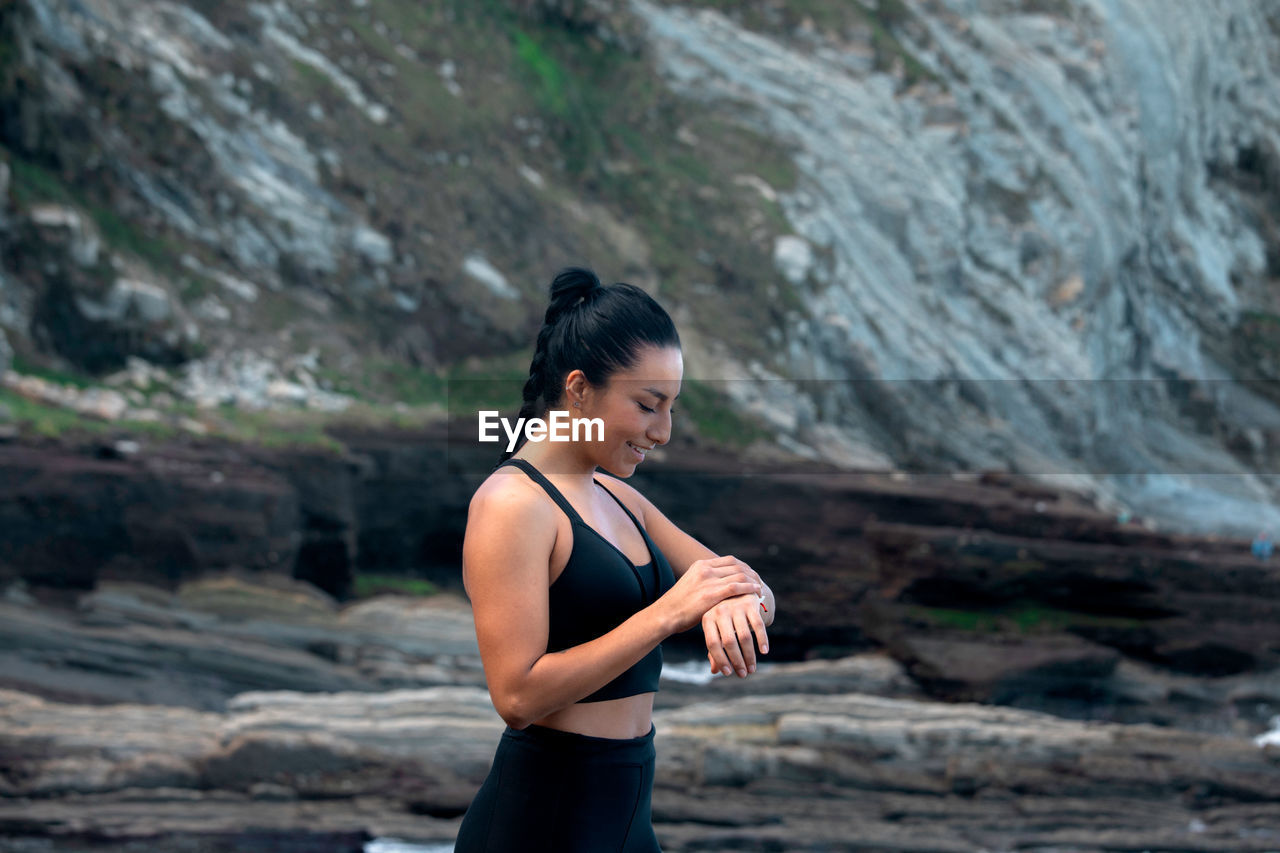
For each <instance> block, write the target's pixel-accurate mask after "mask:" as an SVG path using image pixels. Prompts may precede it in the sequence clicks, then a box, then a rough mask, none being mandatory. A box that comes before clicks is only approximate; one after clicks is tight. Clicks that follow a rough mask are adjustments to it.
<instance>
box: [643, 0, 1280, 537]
mask: <svg viewBox="0 0 1280 853" xmlns="http://www.w3.org/2000/svg"><path fill="white" fill-rule="evenodd" d="M699 6H703V7H715V11H713V10H712V9H699V8H697V7H699ZM632 7H633V8H634V9H635V10H636V13H637V15H638V16H639V17H640V18H641V19H642V20H643V21H644V22H645V23H646V25H647V29H648V33H649V40H650V46H651V48H652V50H653V53H654V55H655V56H656V57H657V60H658V64H659V67H660V69H661V70H662V72H663V74H664V76H665V78H666V79H667V80H668V82H669V83H670V84H671V85H673V86H674V87H675V88H676V89H677V90H678V91H679V92H681V93H682V94H684V95H686V96H687V97H690V98H693V99H697V100H700V101H702V102H704V103H706V104H707V105H708V109H711V110H720V111H723V113H724V114H726V115H730V116H733V117H734V118H735V119H736V120H738V121H739V122H741V123H742V124H743V125H745V126H748V127H750V128H752V129H755V130H759V129H764V131H765V132H766V133H768V134H769V135H770V136H772V137H774V138H776V139H779V140H783V141H785V142H786V144H788V145H789V146H791V148H792V150H793V151H794V159H795V163H796V165H797V168H798V170H799V173H800V179H799V182H798V186H797V187H796V188H795V189H794V190H793V191H791V192H785V193H779V194H778V201H779V204H780V205H781V206H782V207H783V209H784V210H785V211H786V215H787V219H788V221H789V223H790V224H791V225H792V227H793V228H794V229H795V232H796V233H795V235H794V236H793V237H791V238H788V242H787V243H786V244H783V243H781V242H780V243H779V244H778V251H777V253H776V257H777V260H778V263H779V266H780V268H781V270H782V272H783V273H784V274H785V275H787V276H789V277H790V278H791V280H793V281H794V282H795V285H796V287H797V288H798V291H799V292H800V294H801V301H802V302H803V303H804V305H805V309H806V310H805V312H803V313H802V312H795V313H793V314H791V315H789V317H788V321H787V324H786V328H785V329H774V330H771V335H772V339H773V340H774V342H775V344H776V352H777V356H776V359H775V360H774V362H773V363H761V364H756V365H750V366H749V367H751V368H752V369H741V368H740V367H739V366H738V365H736V364H734V363H733V360H732V359H731V358H728V357H725V358H722V359H720V360H719V361H716V362H713V363H714V364H715V367H714V369H711V370H708V371H707V373H708V374H710V375H714V376H716V378H718V379H724V380H731V381H727V382H725V384H724V387H725V389H726V390H727V391H728V392H729V393H730V394H731V395H732V396H733V397H735V398H736V399H738V400H739V401H740V402H741V403H743V404H744V405H747V406H750V407H752V408H753V409H755V410H756V411H758V412H759V413H760V414H761V415H762V416H763V417H767V418H769V419H770V420H771V422H772V423H773V425H774V426H775V427H776V428H777V429H778V430H780V431H782V432H783V433H785V434H789V435H791V436H792V437H793V438H794V439H795V440H796V441H797V442H799V443H801V444H805V445H808V446H810V447H811V448H813V449H814V451H815V453H816V454H817V455H819V456H821V457H822V458H826V459H832V460H838V459H847V460H858V459H862V460H875V459H882V460H883V459H889V460H892V461H893V462H894V463H896V464H898V465H901V466H906V467H912V468H915V469H917V470H923V471H929V472H940V473H949V472H952V471H974V470H978V469H982V468H989V467H1007V468H1009V469H1011V470H1015V471H1020V472H1023V473H1027V474H1033V475H1036V476H1041V477H1050V476H1060V475H1071V476H1072V477H1074V478H1075V479H1077V480H1078V481H1081V482H1088V483H1090V484H1091V486H1092V487H1093V488H1095V489H1097V490H1099V491H1100V492H1102V493H1106V494H1109V495H1111V496H1113V497H1114V498H1115V499H1117V500H1120V501H1122V502H1124V503H1126V504H1128V505H1129V506H1131V507H1132V508H1133V509H1135V510H1136V511H1137V512H1140V513H1142V514H1145V515H1151V516H1156V517H1160V518H1162V519H1169V520H1173V519H1176V520H1177V523H1178V524H1180V525H1183V526H1187V527H1191V528H1195V529H1198V530H1201V531H1204V532H1215V531H1226V530H1230V531H1233V532H1234V533H1236V534H1246V535H1252V534H1253V533H1255V532H1256V531H1257V530H1258V529H1261V528H1263V527H1266V526H1270V527H1272V528H1275V527H1276V526H1277V524H1278V523H1280V514H1277V511H1276V510H1275V501H1276V496H1277V491H1276V479H1275V472H1276V470H1277V459H1278V458H1280V457H1277V448H1280V441H1278V440H1277V437H1278V436H1280V408H1278V407H1277V401H1280V396H1278V395H1277V393H1276V388H1277V387H1278V386H1277V383H1276V382H1275V380H1276V379H1277V378H1280V375H1278V374H1274V373H1271V372H1264V371H1266V370H1269V368H1268V367H1266V365H1273V364H1274V362H1273V361H1272V360H1265V361H1264V360H1263V359H1262V355H1261V354H1262V353H1270V352H1273V351H1274V349H1275V342H1276V338H1275V330H1276V329H1277V328H1280V326H1278V325H1277V324H1276V323H1275V318H1276V316H1277V310H1278V308H1280V305H1278V304H1277V302H1276V298H1275V289H1274V286H1273V285H1274V280H1275V276H1276V272H1277V269H1278V268H1280V267H1277V263H1276V253H1275V251H1274V249H1272V248H1269V247H1273V246H1275V245H1276V244H1277V237H1278V236H1280V235H1278V234H1277V231H1276V225H1275V217H1274V215H1271V214H1261V215H1260V211H1262V210H1271V211H1274V209H1275V205H1276V203H1277V199H1280V191H1278V190H1277V187H1278V186H1280V185H1278V184H1277V183H1276V181H1275V179H1274V176H1275V175H1276V174H1277V171H1278V169H1280V166H1278V165H1277V164H1280V111H1278V110H1277V109H1276V107H1275V99H1274V97H1272V95H1271V92H1272V91H1273V90H1274V89H1275V88H1276V81H1277V79H1278V78H1280V57H1278V56H1277V51H1276V49H1275V29H1276V26H1277V21H1276V12H1275V7H1274V6H1273V5H1272V4H1269V3H1265V2H1257V3H1235V2H1229V0H1228V1H1227V2H1221V3H1210V4H1207V5H1203V6H1197V7H1196V8H1195V9H1194V10H1192V9H1191V7H1180V8H1179V9H1178V10H1172V9H1170V8H1168V6H1167V4H1164V3H1161V2H1159V0H1103V1H1102V2H1063V3H1041V2H1035V3H1032V2H1026V3H1018V2H1012V3H1003V2H1002V3H972V2H968V0H954V2H952V0H939V2H918V3H880V4H861V5H853V4H849V5H846V6H843V7H835V6H832V7H829V8H824V9H822V10H821V11H817V10H808V7H807V6H804V7H802V6H801V4H787V3H770V4H766V3H753V2H748V3H742V4H736V5H735V6H734V7H728V6H725V5H724V4H719V3H692V4H683V3H682V4H675V3H659V2H652V0H635V2H634V3H632ZM722 11H723V12H725V13H726V14H727V15H730V16H731V17H728V16H726V14H722V13H721V12H722ZM808 11H811V12H812V14H807V12H808ZM784 13H785V14H784ZM802 18H803V20H800V19H802ZM815 19H816V20H815ZM788 20H789V21H792V22H796V21H798V23H795V24H794V26H788V24H787V23H786V21H788ZM769 21H772V22H773V23H772V24H769V23H768V22H769ZM762 22H763V23H762ZM746 23H753V27H752V28H750V29H749V28H748V27H747V26H746ZM1227 45H1230V47H1229V48H1226V47H1225V46H1227ZM886 59H887V61H881V60H886ZM1245 223H1247V224H1245ZM1264 341H1266V343H1264ZM797 380H799V381H797ZM808 380H813V381H812V382H810V381H808ZM1259 380H1262V381H1259ZM762 389H767V390H762ZM1203 475H1215V476H1203Z"/></svg>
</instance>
